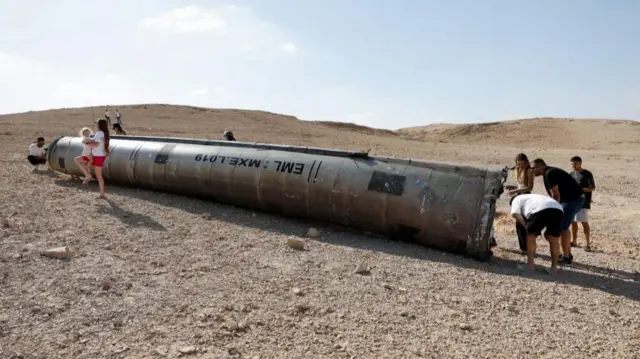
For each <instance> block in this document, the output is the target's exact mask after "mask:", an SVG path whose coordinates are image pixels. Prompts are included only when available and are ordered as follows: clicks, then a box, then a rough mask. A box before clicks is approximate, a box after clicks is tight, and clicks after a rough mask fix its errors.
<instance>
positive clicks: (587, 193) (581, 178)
mask: <svg viewBox="0 0 640 359" xmlns="http://www.w3.org/2000/svg"><path fill="white" fill-rule="evenodd" d="M571 167H573V171H572V172H571V177H573V179H575V180H576V182H577V183H578V184H579V185H580V187H581V188H582V190H583V191H584V204H583V205H582V209H581V210H580V212H578V213H577V214H576V216H575V218H574V219H573V223H571V234H572V239H573V240H572V242H571V245H572V246H574V247H577V246H578V222H580V223H582V231H583V232H584V239H585V240H586V241H587V246H586V247H585V250H586V251H587V252H589V251H591V241H590V239H591V227H589V210H590V209H591V196H592V194H593V191H594V190H595V189H596V182H595V180H594V179H593V174H592V173H591V172H590V171H589V170H586V169H584V168H582V158H580V157H579V156H573V157H571Z"/></svg>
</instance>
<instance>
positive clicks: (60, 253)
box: [40, 246, 73, 259]
mask: <svg viewBox="0 0 640 359" xmlns="http://www.w3.org/2000/svg"><path fill="white" fill-rule="evenodd" d="M40 255H42V256H45V257H48V258H54V259H69V258H71V257H72V256H73V254H72V253H71V250H70V249H69V247H67V246H64V247H57V248H51V249H47V250H45V251H42V252H40Z"/></svg>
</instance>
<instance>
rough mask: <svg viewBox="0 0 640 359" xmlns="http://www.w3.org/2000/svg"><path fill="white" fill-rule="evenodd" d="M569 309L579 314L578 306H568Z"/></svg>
mask: <svg viewBox="0 0 640 359" xmlns="http://www.w3.org/2000/svg"><path fill="white" fill-rule="evenodd" d="M569 311H570V312H571V313H576V314H580V309H579V308H578V307H571V308H569Z"/></svg>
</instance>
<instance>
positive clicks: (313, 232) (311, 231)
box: [307, 228, 320, 238]
mask: <svg viewBox="0 0 640 359" xmlns="http://www.w3.org/2000/svg"><path fill="white" fill-rule="evenodd" d="M307 237H310V238H318V237H320V232H319V231H318V230H317V229H315V228H309V230H308V231H307Z"/></svg>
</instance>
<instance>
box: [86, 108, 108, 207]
mask: <svg viewBox="0 0 640 359" xmlns="http://www.w3.org/2000/svg"><path fill="white" fill-rule="evenodd" d="M85 143H86V144H87V145H88V146H89V147H91V155H92V156H93V172H94V173H95V175H96V179H97V180H98V186H99V187H100V196H98V198H105V196H104V178H102V165H103V164H104V161H105V160H106V159H107V156H108V155H109V125H108V123H107V120H105V119H104V118H100V119H98V121H96V134H95V135H93V138H92V139H89V140H88V141H86V142H85ZM90 179H91V178H89V180H90ZM85 182H88V181H86V180H85Z"/></svg>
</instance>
